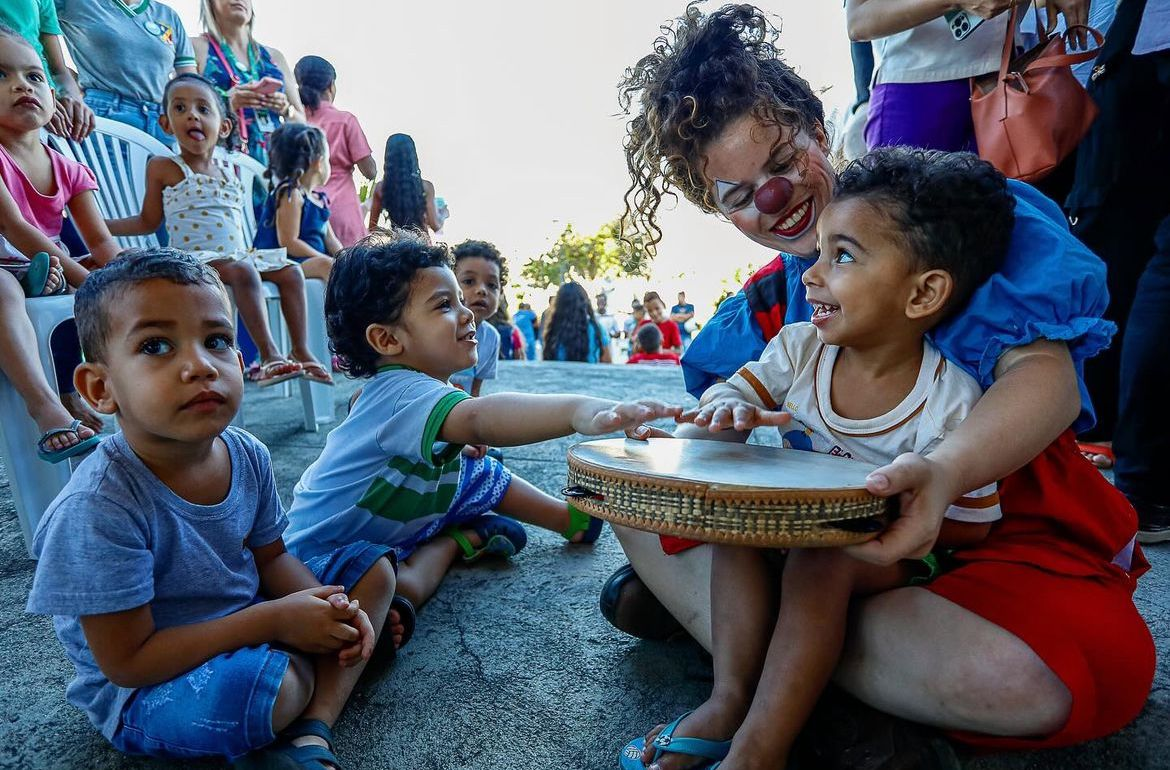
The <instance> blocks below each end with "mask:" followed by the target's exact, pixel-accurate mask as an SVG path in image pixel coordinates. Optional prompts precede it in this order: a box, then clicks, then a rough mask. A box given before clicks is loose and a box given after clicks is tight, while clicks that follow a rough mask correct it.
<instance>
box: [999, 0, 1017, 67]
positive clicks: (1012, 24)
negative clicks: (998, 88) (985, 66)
mask: <svg viewBox="0 0 1170 770" xmlns="http://www.w3.org/2000/svg"><path fill="white" fill-rule="evenodd" d="M1019 8H1020V6H1019V4H1018V3H1012V12H1011V14H1010V15H1009V16H1008V24H1007V31H1006V32H1004V37H1003V53H1002V55H1001V56H1000V59H999V81H1000V82H1001V83H1002V82H1003V80H1004V79H1005V78H1006V77H1007V76H1008V72H1009V71H1010V68H1011V63H1012V54H1013V53H1015V48H1016V21H1017V20H1018V19H1019V17H1018V16H1017V15H1016V12H1017V11H1018V10H1019Z"/></svg>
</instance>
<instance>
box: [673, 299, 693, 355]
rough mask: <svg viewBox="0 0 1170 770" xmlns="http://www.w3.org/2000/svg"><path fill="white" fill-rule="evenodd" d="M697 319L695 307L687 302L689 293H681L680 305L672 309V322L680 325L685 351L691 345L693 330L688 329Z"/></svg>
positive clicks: (680, 334)
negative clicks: (688, 325)
mask: <svg viewBox="0 0 1170 770" xmlns="http://www.w3.org/2000/svg"><path fill="white" fill-rule="evenodd" d="M694 318H695V306H694V305H692V304H690V303H689V302H687V293H686V292H685V291H680V292H679V293H678V304H677V305H675V306H674V307H672V308H671V309H670V320H672V321H674V322H675V323H676V324H678V333H679V336H680V337H682V346H683V350H686V349H687V346H688V345H690V344H691V330H690V329H688V328H687V324H689V323H690V322H691V321H692V320H694Z"/></svg>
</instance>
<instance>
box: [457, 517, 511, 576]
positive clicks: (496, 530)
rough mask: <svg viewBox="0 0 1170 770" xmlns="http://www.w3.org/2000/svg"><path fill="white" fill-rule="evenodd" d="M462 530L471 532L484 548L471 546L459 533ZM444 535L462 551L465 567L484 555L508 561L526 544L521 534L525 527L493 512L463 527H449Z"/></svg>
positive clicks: (466, 523)
mask: <svg viewBox="0 0 1170 770" xmlns="http://www.w3.org/2000/svg"><path fill="white" fill-rule="evenodd" d="M463 529H470V530H472V531H474V532H475V534H477V535H479V539H480V541H481V542H482V543H483V545H481V546H480V547H479V548H476V547H475V546H473V545H472V544H471V541H470V540H468V539H467V537H466V536H464V534H463V532H462V531H461V530H463ZM444 534H446V535H448V536H449V537H451V539H453V540H454V541H455V542H456V543H458V544H459V549H460V550H461V551H463V561H464V562H465V563H467V564H472V563H474V562H477V561H479V560H480V559H482V558H483V557H485V556H503V557H504V558H505V559H510V558H512V557H513V556H515V555H516V554H518V553H520V551H521V550H523V548H524V546H526V545H527V544H528V533H527V532H525V531H524V525H522V524H521V523H520V522H518V521H516V520H515V519H509V518H508V517H507V516H500V515H499V514H495V513H485V514H483V515H482V516H476V517H475V518H474V519H469V520H468V521H465V522H463V523H462V524H457V525H455V526H452V527H448V528H447V529H446V530H445V531H444Z"/></svg>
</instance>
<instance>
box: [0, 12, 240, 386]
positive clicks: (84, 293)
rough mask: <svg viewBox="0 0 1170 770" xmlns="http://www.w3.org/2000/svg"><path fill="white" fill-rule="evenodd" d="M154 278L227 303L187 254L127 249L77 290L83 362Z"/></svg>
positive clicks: (100, 351)
mask: <svg viewBox="0 0 1170 770" xmlns="http://www.w3.org/2000/svg"><path fill="white" fill-rule="evenodd" d="M0 34H3V30H0ZM156 278H161V279H163V280H165V281H170V282H171V283H174V284H178V285H180V286H195V285H203V286H210V287H212V288H213V289H216V290H217V291H218V292H219V293H220V294H222V295H223V297H224V301H225V302H226V301H227V292H226V290H225V289H224V288H223V283H222V282H221V281H220V279H219V274H218V273H216V272H215V270H214V269H213V268H212V267H211V266H210V265H207V264H205V263H203V262H200V261H199V260H198V259H196V258H195V257H193V256H191V255H190V254H188V253H187V252H185V251H179V250H178V249H171V248H166V247H155V248H151V249H126V250H125V251H123V252H122V253H121V254H119V255H118V258H117V259H115V260H113V261H112V262H110V263H109V264H108V265H106V266H105V267H103V268H102V269H101V270H94V271H93V272H92V273H90V274H89V277H88V278H86V279H85V282H84V283H83V284H81V288H79V289H78V290H77V296H76V298H75V299H74V317H75V319H76V321H77V336H78V337H79V338H80V340H81V350H82V352H84V353H85V360H87V361H94V362H99V363H100V362H103V361H105V356H106V342H107V341H108V337H109V334H110V318H111V317H112V316H113V314H114V313H116V312H118V311H117V308H116V305H117V301H118V299H120V298H121V296H122V295H123V294H124V293H125V292H126V291H127V290H128V289H129V288H131V287H132V286H135V285H136V284H140V283H143V282H145V281H151V280H154V279H156Z"/></svg>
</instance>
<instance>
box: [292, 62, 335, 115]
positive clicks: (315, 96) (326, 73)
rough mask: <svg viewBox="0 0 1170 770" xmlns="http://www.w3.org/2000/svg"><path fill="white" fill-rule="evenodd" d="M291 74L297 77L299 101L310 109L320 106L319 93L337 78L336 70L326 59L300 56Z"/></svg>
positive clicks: (324, 90)
mask: <svg viewBox="0 0 1170 770" xmlns="http://www.w3.org/2000/svg"><path fill="white" fill-rule="evenodd" d="M293 76H294V77H295V78H296V79H297V93H299V94H300V95H301V103H303V104H304V105H305V106H306V107H308V108H309V109H310V110H316V109H317V108H319V107H320V106H321V94H323V93H325V92H326V91H328V90H329V86H331V85H333V81H335V80H337V70H335V69H334V68H333V65H332V64H330V63H329V60H328V59H323V58H321V57H320V56H302V57H301V59H300V61H298V62H297V66H296V67H294V68H293Z"/></svg>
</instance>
